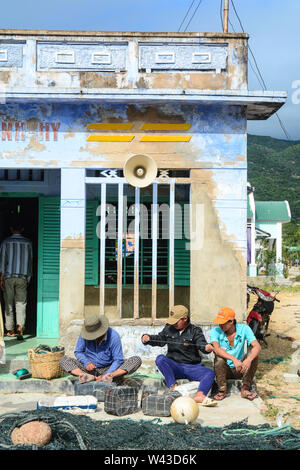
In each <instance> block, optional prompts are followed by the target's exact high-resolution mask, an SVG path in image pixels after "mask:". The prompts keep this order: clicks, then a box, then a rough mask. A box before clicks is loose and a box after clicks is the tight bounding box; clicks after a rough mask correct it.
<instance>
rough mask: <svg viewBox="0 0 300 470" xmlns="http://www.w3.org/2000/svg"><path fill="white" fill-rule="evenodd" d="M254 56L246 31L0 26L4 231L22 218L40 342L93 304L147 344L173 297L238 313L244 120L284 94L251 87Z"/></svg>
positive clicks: (64, 335)
mask: <svg viewBox="0 0 300 470" xmlns="http://www.w3.org/2000/svg"><path fill="white" fill-rule="evenodd" d="M247 53H248V35H247V34H246V33H148V32H99V31H97V32H88V31H87V32H80V31H24V30H16V31H13V30H0V93H1V92H2V93H1V94H0V102H1V104H0V113H1V114H0V131H1V144H0V158H1V170H0V184H1V193H0V196H1V201H0V202H1V212H0V217H1V222H2V237H4V236H5V235H6V230H7V226H6V223H7V217H8V215H9V214H10V213H11V212H16V211H17V212H18V213H20V214H21V215H23V216H24V218H25V221H26V235H27V236H29V237H30V238H31V239H32V240H33V243H34V248H35V268H36V271H35V272H36V277H35V278H34V280H33V285H32V287H31V288H32V292H31V294H32V295H31V306H30V308H31V314H30V315H29V316H28V322H29V325H27V326H28V327H29V328H31V330H32V331H33V332H34V334H36V335H37V336H38V337H40V338H49V337H54V338H58V337H60V339H63V340H64V341H68V342H71V341H72V340H73V339H74V337H76V335H77V334H78V331H79V330H80V325H81V324H82V321H83V317H84V315H87V314H89V313H90V312H92V311H99V312H102V313H103V312H105V313H106V314H107V316H108V317H109V319H110V322H111V324H112V325H114V326H115V327H117V328H119V330H120V331H122V328H123V329H124V328H125V330H124V331H126V332H127V333H128V332H129V330H130V332H131V333H132V332H134V333H135V335H136V337H139V335H140V333H141V332H143V331H144V330H145V326H147V328H155V327H156V326H158V327H159V325H161V324H163V323H164V322H165V318H166V317H167V316H168V312H169V309H170V307H171V306H172V305H173V304H174V303H175V304H178V303H180V304H185V305H187V306H188V307H189V309H190V311H191V316H192V320H193V321H194V322H198V323H205V322H208V323H209V322H211V320H212V319H213V317H214V316H215V314H216V311H217V310H218V309H219V308H220V307H221V306H224V305H230V306H231V307H232V308H234V309H235V310H236V312H237V316H238V319H240V320H241V319H244V315H245V311H246V271H247V239H246V230H245V227H246V223H247V197H246V194H247V192H246V187H247V120H253V119H254V120H255V119H259V120H262V119H268V118H269V117H270V116H271V115H272V114H273V113H275V112H276V111H277V110H278V109H279V108H280V107H281V106H282V105H283V104H284V103H285V101H286V97H287V93H286V92H275V91H265V90H263V91H249V90H248V84H247ZM134 155H144V156H146V157H151V159H152V161H154V162H155V163H156V165H157V168H158V172H157V177H156V178H155V177H154V179H153V181H151V183H150V184H149V186H147V187H146V188H142V189H140V188H139V187H134V186H132V185H130V184H128V180H127V179H125V177H124V173H123V170H124V165H125V162H126V161H127V159H128V158H129V157H131V156H134ZM108 221H109V222H110V224H109V225H108ZM147 223H148V225H147ZM142 233H143V235H142ZM132 327H134V328H132ZM148 331H149V330H148ZM131 333H130V334H131ZM128 334H129V333H128ZM124 343H125V342H124Z"/></svg>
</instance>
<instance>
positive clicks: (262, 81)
mask: <svg viewBox="0 0 300 470" xmlns="http://www.w3.org/2000/svg"><path fill="white" fill-rule="evenodd" d="M221 3H222V0H221ZM231 4H232V6H233V9H234V12H235V15H236V17H237V19H238V21H239V23H240V26H241V28H242V31H243V33H244V32H245V30H244V27H243V24H242V21H241V19H240V17H239V15H238V12H237V10H236V7H235V4H234V2H233V0H231ZM230 24H231V23H230ZM231 26H232V25H231ZM248 49H249V51H250V53H251V55H252V57H253V60H254V64H255V66H256V69H257V72H258V74H259V77H260V80H261V81H260V80H259V82H260V84H261V83H262V88H263V89H264V90H267V86H266V83H265V81H264V79H263V76H262V74H261V72H260V70H259V67H258V64H257V61H256V59H255V56H254V53H253V51H252V49H251V47H250V46H249V45H248ZM249 64H250V66H251V68H252V65H251V63H250V61H249ZM252 70H253V68H252ZM253 71H254V70H253ZM255 75H256V77H257V74H256V73H255ZM257 78H258V77H257ZM275 116H276V117H277V119H278V122H279V124H280V127H281V129H282V130H283V132H284V134H285V136H286V138H287V140H289V141H291V137H290V135H289V133H288V131H287V130H286V128H285V126H284V124H283V122H282V120H281V119H280V117H279V116H278V113H277V112H276V113H275ZM294 145H295V144H292V149H293V151H295V149H294Z"/></svg>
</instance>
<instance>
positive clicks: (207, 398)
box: [197, 397, 218, 406]
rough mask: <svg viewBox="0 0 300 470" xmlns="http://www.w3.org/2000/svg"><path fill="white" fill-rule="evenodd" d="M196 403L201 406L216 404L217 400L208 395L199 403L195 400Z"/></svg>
mask: <svg viewBox="0 0 300 470" xmlns="http://www.w3.org/2000/svg"><path fill="white" fill-rule="evenodd" d="M197 403H198V405H201V406H217V404H218V403H217V402H216V401H215V400H212V399H211V398H209V397H205V398H204V400H203V401H202V402H201V403H199V402H197Z"/></svg>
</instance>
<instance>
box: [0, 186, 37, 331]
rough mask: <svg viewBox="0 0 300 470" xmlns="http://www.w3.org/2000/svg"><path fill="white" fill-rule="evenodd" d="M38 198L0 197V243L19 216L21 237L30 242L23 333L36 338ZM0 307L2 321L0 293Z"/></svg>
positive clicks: (2, 301)
mask: <svg viewBox="0 0 300 470" xmlns="http://www.w3.org/2000/svg"><path fill="white" fill-rule="evenodd" d="M38 207H39V205H38V197H26V196H25V195H22V196H15V195H14V196H13V197H7V196H0V243H1V242H2V241H3V240H4V239H5V238H6V237H9V236H10V235H11V233H10V230H9V221H10V219H11V218H12V217H14V216H16V215H19V216H21V218H22V222H23V223H24V232H23V235H24V236H25V237H27V238H29V239H30V240H31V241H32V249H33V266H32V278H31V281H30V283H29V285H28V292H27V308H26V323H25V333H26V334H30V335H32V336H36V326H37V262H38V261H37V260H38ZM1 305H2V312H3V322H4V324H5V319H4V300H3V293H2V292H1Z"/></svg>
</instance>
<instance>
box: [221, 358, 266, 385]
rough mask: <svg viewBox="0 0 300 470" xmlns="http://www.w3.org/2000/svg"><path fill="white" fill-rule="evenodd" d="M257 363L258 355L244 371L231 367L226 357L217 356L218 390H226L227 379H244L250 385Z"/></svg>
mask: <svg viewBox="0 0 300 470" xmlns="http://www.w3.org/2000/svg"><path fill="white" fill-rule="evenodd" d="M257 365H258V356H257V357H256V358H255V359H253V361H252V362H251V366H250V367H249V369H248V370H247V372H245V373H242V372H239V371H237V370H236V368H235V367H234V368H231V367H229V365H228V364H227V362H226V359H223V358H222V357H218V356H216V357H215V363H214V366H215V374H216V381H217V385H218V390H219V391H220V392H226V389H227V379H242V384H243V385H247V386H248V387H250V386H251V384H252V381H253V378H254V375H255V372H256V369H257Z"/></svg>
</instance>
